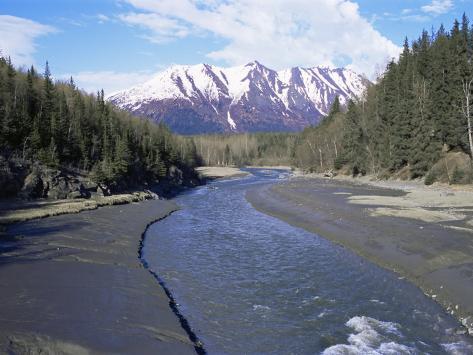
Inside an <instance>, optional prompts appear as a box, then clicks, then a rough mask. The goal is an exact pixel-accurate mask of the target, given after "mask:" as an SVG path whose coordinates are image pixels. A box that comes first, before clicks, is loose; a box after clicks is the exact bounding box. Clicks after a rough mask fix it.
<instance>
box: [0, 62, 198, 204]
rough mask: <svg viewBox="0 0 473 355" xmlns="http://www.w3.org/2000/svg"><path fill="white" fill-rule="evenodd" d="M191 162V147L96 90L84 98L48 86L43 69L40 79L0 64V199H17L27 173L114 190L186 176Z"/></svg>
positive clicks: (69, 86)
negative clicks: (56, 174)
mask: <svg viewBox="0 0 473 355" xmlns="http://www.w3.org/2000/svg"><path fill="white" fill-rule="evenodd" d="M197 159H198V158H197V155H196V151H195V147H194V146H193V145H192V141H189V140H187V139H184V138H181V137H179V136H176V135H174V134H172V133H171V132H170V131H169V130H168V129H167V128H166V127H165V126H164V125H154V124H152V123H150V122H148V121H146V120H142V119H139V118H134V117H132V116H131V115H129V114H128V113H125V112H122V111H119V110H118V109H116V108H114V107H113V106H111V105H110V104H107V103H106V102H105V101H104V93H103V91H101V92H98V93H97V94H96V95H88V94H85V93H84V92H82V91H81V90H79V89H78V88H77V87H76V85H75V84H74V81H73V79H72V78H71V80H70V81H68V82H60V81H58V82H53V79H52V76H51V72H50V69H49V65H48V63H46V69H45V72H44V73H43V74H39V73H38V72H37V71H36V69H35V68H34V67H31V68H29V69H27V70H26V71H24V70H18V69H15V67H14V65H13V63H11V61H10V59H9V58H0V172H1V174H0V182H1V183H2V192H1V193H0V195H2V196H14V195H15V194H16V193H18V190H19V189H20V188H21V185H22V180H24V179H25V176H27V175H28V174H31V172H32V171H33V170H47V169H52V170H60V171H61V170H62V171H64V170H67V171H68V172H72V173H73V174H85V175H88V176H89V177H90V178H91V180H92V181H94V182H95V183H97V184H101V185H103V186H106V188H107V190H110V191H112V192H113V191H119V190H123V189H125V188H128V187H131V186H140V185H143V184H145V183H146V184H153V183H157V182H159V181H161V180H164V179H166V178H168V177H169V173H170V171H171V170H172V171H175V169H176V168H177V169H179V171H180V173H181V175H182V173H184V174H187V175H190V176H192V175H193V167H194V166H195V165H196V164H197ZM171 168H172V169H171ZM170 169H171V170H170ZM180 179H182V176H181V177H180Z"/></svg>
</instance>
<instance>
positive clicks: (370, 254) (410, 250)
mask: <svg viewBox="0 0 473 355" xmlns="http://www.w3.org/2000/svg"><path fill="white" fill-rule="evenodd" d="M409 194H410V192H407V191H402V190H399V189H396V188H393V187H391V188H387V187H386V186H383V187H380V186H375V185H365V184H360V183H358V182H350V181H347V180H345V179H343V180H342V179H338V180H335V179H333V180H331V179H323V178H319V177H302V178H300V177H295V178H292V179H289V180H288V181H286V182H282V183H279V184H276V185H272V186H268V187H263V188H261V187H260V188H255V189H253V190H251V191H250V192H247V194H246V198H247V200H248V201H249V202H250V203H251V204H252V205H253V207H254V208H256V209H257V210H259V211H260V212H263V213H266V214H269V215H271V216H273V217H275V218H278V219H281V220H283V221H285V222H286V223H289V224H291V225H294V226H297V227H300V228H303V229H305V230H308V231H309V232H313V233H316V234H317V235H319V236H320V237H322V238H325V239H328V240H330V241H332V242H334V243H336V244H338V245H341V246H343V247H345V248H348V249H350V250H352V251H353V252H355V253H356V254H358V255H360V256H362V257H363V258H365V259H367V260H369V261H371V262H374V263H375V264H377V265H378V266H381V267H383V268H386V269H388V270H390V271H393V272H395V273H397V274H398V275H401V276H402V277H405V278H406V279H408V280H409V281H410V282H412V283H414V284H415V285H416V286H418V287H419V288H420V289H421V290H422V291H423V292H424V294H426V296H428V297H430V298H432V299H433V300H435V301H436V302H437V303H439V304H441V305H442V306H443V308H444V309H445V310H446V312H447V313H449V314H451V315H453V316H455V317H456V318H457V319H458V320H459V321H460V323H461V324H462V326H463V327H464V329H465V330H461V329H460V330H458V331H459V332H465V333H469V334H470V335H473V299H471V295H472V294H473V283H472V281H473V238H472V237H473V235H472V234H471V231H467V230H465V229H467V228H464V226H462V227H459V223H460V222H459V221H457V220H455V221H447V222H445V223H446V224H447V225H448V224H456V225H455V226H454V227H458V229H457V228H447V227H446V226H444V225H443V224H441V223H439V222H438V221H437V222H432V221H426V220H421V219H418V218H406V217H407V216H405V215H402V214H401V215H393V214H392V213H381V214H373V210H374V211H376V209H377V208H383V205H382V203H389V204H390V208H391V209H392V208H394V206H392V204H394V202H393V200H394V201H396V199H400V200H401V201H406V197H405V196H408V195H409ZM436 194H437V196H438V195H439V192H438V191H436ZM440 196H442V195H440ZM421 197H422V196H421ZM449 197H450V196H446V197H445V198H447V199H448V198H449ZM454 197H455V196H451V198H454ZM437 199H439V197H437ZM353 201H354V203H353ZM360 201H361V202H362V203H357V202H360ZM407 201H408V202H410V203H412V204H413V207H412V210H415V209H416V208H421V207H417V206H416V205H415V203H414V202H415V199H414V202H412V201H409V200H407ZM445 208H446V209H448V207H445ZM400 210H402V208H400ZM426 210H427V211H428V212H429V211H430V210H429V209H426ZM432 210H433V211H434V212H436V213H437V212H438V211H436V208H432ZM437 210H438V209H437ZM388 212H389V209H388ZM472 212H473V210H469V211H468V212H464V213H468V214H469V215H470V216H471V213H472ZM421 216H422V214H421ZM440 216H441V217H443V215H440ZM408 217H412V216H408ZM442 223H443V222H442ZM445 223H444V224H445ZM412 233H415V235H416V237H415V238H412Z"/></svg>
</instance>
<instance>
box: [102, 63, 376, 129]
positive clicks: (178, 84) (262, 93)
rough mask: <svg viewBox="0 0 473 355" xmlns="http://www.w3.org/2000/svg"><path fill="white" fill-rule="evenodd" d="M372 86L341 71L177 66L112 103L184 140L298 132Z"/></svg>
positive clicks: (119, 95)
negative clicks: (189, 136) (164, 126)
mask: <svg viewBox="0 0 473 355" xmlns="http://www.w3.org/2000/svg"><path fill="white" fill-rule="evenodd" d="M368 83H369V82H368V80H367V79H365V78H364V77H362V76H361V75H358V74H356V73H355V72H353V71H351V70H349V69H342V68H338V69H332V68H327V67H314V68H300V67H295V68H291V69H287V70H282V71H275V70H271V69H269V68H267V67H265V66H264V65H262V64H260V63H259V62H257V61H255V62H251V63H248V64H246V65H244V66H237V67H230V68H220V67H216V66H212V65H208V64H198V65H193V66H182V65H174V66H171V67H170V68H168V69H166V70H165V71H163V72H160V73H158V74H157V75H155V76H154V77H153V78H151V79H150V80H149V81H147V82H145V83H143V84H141V85H137V86H135V87H132V88H131V89H128V90H124V91H121V92H118V93H115V94H112V95H111V96H109V97H108V98H107V99H108V101H109V102H111V103H113V104H115V105H116V106H118V107H120V108H122V109H124V110H126V111H129V112H131V113H133V114H135V115H138V116H144V117H147V118H149V119H151V120H153V121H156V122H164V123H166V124H167V125H168V126H169V127H170V128H171V129H172V130H173V131H174V132H176V133H181V134H199V133H214V132H258V131H299V130H302V129H303V128H304V127H306V126H308V125H314V124H317V123H319V122H320V120H321V119H322V118H323V116H325V115H326V114H327V113H328V111H329V109H330V106H331V104H332V102H333V100H334V99H335V97H336V96H339V97H340V101H341V103H342V104H344V103H346V102H347V100H348V99H349V98H354V97H359V96H360V95H362V93H363V91H364V90H365V88H366V86H367V85H368Z"/></svg>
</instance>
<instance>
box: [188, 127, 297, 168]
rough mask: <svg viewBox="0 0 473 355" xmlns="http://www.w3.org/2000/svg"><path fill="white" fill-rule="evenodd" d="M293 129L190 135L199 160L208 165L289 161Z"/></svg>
mask: <svg viewBox="0 0 473 355" xmlns="http://www.w3.org/2000/svg"><path fill="white" fill-rule="evenodd" d="M296 137H297V135H296V134H294V133H252V134H251V133H242V134H211V135H199V136H193V137H190V138H189V139H190V140H191V141H192V145H194V146H195V147H196V152H197V155H198V157H199V158H200V163H201V164H203V165H208V166H228V165H236V166H244V165H286V166H289V165H291V164H292V157H293V151H294V146H295V142H296Z"/></svg>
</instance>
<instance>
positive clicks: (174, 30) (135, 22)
mask: <svg viewBox="0 0 473 355" xmlns="http://www.w3.org/2000/svg"><path fill="white" fill-rule="evenodd" d="M118 18H119V19H120V20H121V21H123V22H125V23H126V24H128V25H131V26H138V27H142V28H145V29H149V30H150V32H151V34H150V35H146V36H143V37H145V38H146V39H148V40H150V41H151V42H153V43H165V42H168V41H170V40H173V39H176V38H184V37H186V36H188V35H189V34H190V31H189V28H188V26H185V25H182V24H180V23H179V21H177V20H174V19H172V18H169V17H166V16H162V15H160V14H156V13H146V14H144V13H134V12H133V13H128V14H122V15H119V16H118Z"/></svg>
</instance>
